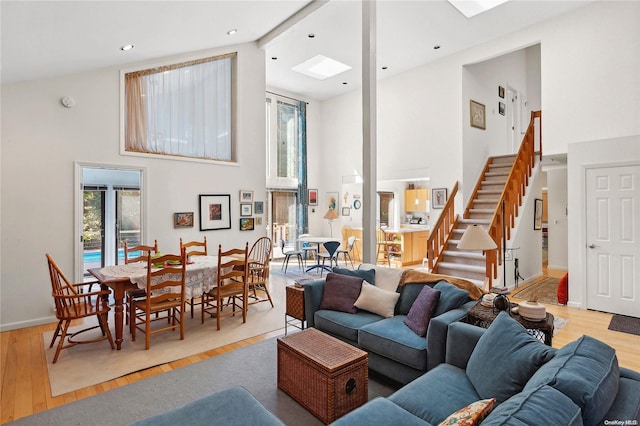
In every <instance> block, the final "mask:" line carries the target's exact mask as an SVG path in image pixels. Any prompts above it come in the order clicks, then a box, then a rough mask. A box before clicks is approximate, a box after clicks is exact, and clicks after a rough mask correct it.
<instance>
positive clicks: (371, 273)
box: [333, 267, 376, 285]
mask: <svg viewBox="0 0 640 426" xmlns="http://www.w3.org/2000/svg"><path fill="white" fill-rule="evenodd" d="M333 272H335V273H336V274H340V275H348V276H350V277H358V278H362V279H363V280H365V281H366V282H368V283H369V284H372V285H376V270H375V269H369V270H366V269H356V270H353V271H352V270H351V269H347V268H337V267H336V268H333Z"/></svg>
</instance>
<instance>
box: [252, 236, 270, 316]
mask: <svg viewBox="0 0 640 426" xmlns="http://www.w3.org/2000/svg"><path fill="white" fill-rule="evenodd" d="M272 248H273V243H272V241H271V238H269V237H261V238H258V239H257V240H256V242H255V243H253V246H252V247H251V251H250V252H249V260H248V262H249V275H248V278H249V293H250V296H249V297H250V298H251V299H253V301H252V302H250V304H253V303H259V302H269V303H271V307H273V300H272V299H271V294H269V286H268V285H267V280H268V279H269V262H270V261H271V250H272ZM258 291H262V292H264V294H265V295H266V296H267V298H266V299H265V298H260V297H258V293H257V292H258Z"/></svg>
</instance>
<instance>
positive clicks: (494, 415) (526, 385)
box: [334, 312, 640, 426]
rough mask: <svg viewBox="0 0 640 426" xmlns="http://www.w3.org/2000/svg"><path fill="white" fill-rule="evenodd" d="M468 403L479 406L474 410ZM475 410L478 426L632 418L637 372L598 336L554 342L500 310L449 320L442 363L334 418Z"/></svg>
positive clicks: (409, 420) (385, 419)
mask: <svg viewBox="0 0 640 426" xmlns="http://www.w3.org/2000/svg"><path fill="white" fill-rule="evenodd" d="M479 402H480V403H481V404H478V403H479ZM474 403H475V404H474ZM470 404H474V405H472V407H474V406H475V407H476V408H477V407H478V406H479V405H480V406H483V407H484V408H482V407H481V409H478V410H477V412H476V413H473V410H470V409H469V408H468V407H469V406H470ZM465 407H467V408H466V409H465ZM491 408H493V409H492V410H491ZM459 410H460V411H459ZM456 412H458V413H457V414H456ZM460 413H464V414H460ZM474 414H476V415H478V416H481V417H483V416H486V417H485V418H484V420H483V421H482V425H483V426H485V425H486V426H492V425H587V426H593V425H638V424H640V374H639V373H637V372H634V371H631V370H628V369H625V368H619V367H618V362H617V358H616V355H615V351H614V349H613V348H611V347H609V346H608V345H606V344H604V343H603V342H600V341H599V340H596V339H594V338H591V337H589V336H583V337H581V338H580V339H578V340H576V341H575V342H572V343H569V344H567V345H565V346H564V347H563V348H561V349H559V350H556V349H553V348H550V347H548V346H546V345H544V344H543V343H541V342H539V341H537V340H536V339H534V338H533V337H531V336H530V335H528V333H527V332H526V330H525V329H524V328H523V327H522V326H521V325H520V324H518V323H517V322H516V321H515V320H513V319H512V318H510V317H509V315H508V314H507V313H506V312H502V313H500V315H498V317H497V318H496V320H495V321H494V322H493V323H492V325H491V327H489V329H487V330H485V329H483V328H479V327H476V326H473V325H470V324H466V323H462V322H457V323H452V324H451V325H449V327H448V338H447V352H446V362H445V363H443V364H440V365H438V366H437V367H436V368H434V369H433V370H430V371H429V372H428V373H426V374H424V375H423V376H421V377H419V378H417V379H416V380H414V381H413V382H411V383H409V384H407V385H406V386H404V387H403V388H401V389H400V390H398V391H397V392H395V393H394V394H392V395H391V396H389V397H388V398H376V399H374V400H371V401H369V402H368V403H366V404H365V405H363V406H362V407H360V408H358V409H356V410H354V411H352V412H350V413H349V414H347V415H345V416H343V417H342V418H340V419H338V420H337V421H336V422H335V423H334V424H335V425H336V426H342V425H361V424H362V425H364V424H366V425H367V426H376V425H381V426H382V425H389V424H402V425H430V424H431V425H438V424H440V423H441V422H443V421H445V420H449V419H451V418H458V419H460V417H465V416H469V418H472V415H474ZM445 424H447V423H445ZM468 424H472V423H468ZM473 424H477V423H473Z"/></svg>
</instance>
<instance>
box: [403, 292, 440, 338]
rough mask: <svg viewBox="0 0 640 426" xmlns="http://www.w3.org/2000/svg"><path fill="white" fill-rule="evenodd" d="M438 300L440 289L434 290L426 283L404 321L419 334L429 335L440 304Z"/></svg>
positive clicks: (422, 335)
mask: <svg viewBox="0 0 640 426" xmlns="http://www.w3.org/2000/svg"><path fill="white" fill-rule="evenodd" d="M438 300H440V290H434V289H432V288H431V287H429V286H428V285H426V286H424V287H423V288H422V291H421V292H420V294H419V295H418V297H417V298H416V301H415V302H413V305H412V306H411V309H410V310H409V313H408V314H407V317H406V318H405V319H404V323H405V324H406V325H407V327H409V328H410V329H411V330H412V331H413V332H414V333H416V334H417V335H418V336H420V337H424V336H426V335H427V328H428V327H429V322H430V321H431V317H433V313H434V312H435V310H436V306H438Z"/></svg>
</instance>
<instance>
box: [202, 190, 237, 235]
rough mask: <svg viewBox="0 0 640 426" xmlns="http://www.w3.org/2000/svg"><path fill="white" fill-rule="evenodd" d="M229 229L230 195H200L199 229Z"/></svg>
mask: <svg viewBox="0 0 640 426" xmlns="http://www.w3.org/2000/svg"><path fill="white" fill-rule="evenodd" d="M216 229H231V195H229V194H214V195H208V194H207V195H200V230H201V231H212V230H216Z"/></svg>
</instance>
